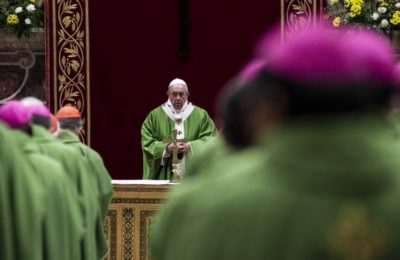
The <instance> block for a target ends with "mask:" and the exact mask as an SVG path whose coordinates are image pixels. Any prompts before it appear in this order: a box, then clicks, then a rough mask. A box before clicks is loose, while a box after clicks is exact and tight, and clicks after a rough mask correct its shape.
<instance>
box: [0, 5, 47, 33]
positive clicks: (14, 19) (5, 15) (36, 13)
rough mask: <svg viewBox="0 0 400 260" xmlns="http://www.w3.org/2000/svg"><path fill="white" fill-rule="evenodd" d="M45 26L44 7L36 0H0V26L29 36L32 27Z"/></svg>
mask: <svg viewBox="0 0 400 260" xmlns="http://www.w3.org/2000/svg"><path fill="white" fill-rule="evenodd" d="M43 27H44V12H43V8H42V7H37V6H36V5H35V0H0V28H4V29H6V30H9V31H11V32H13V33H15V34H16V35H17V36H18V37H21V36H22V35H25V36H27V37H29V35H30V31H31V30H30V29H31V28H43Z"/></svg>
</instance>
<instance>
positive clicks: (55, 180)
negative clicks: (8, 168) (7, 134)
mask: <svg viewBox="0 0 400 260" xmlns="http://www.w3.org/2000/svg"><path fill="white" fill-rule="evenodd" d="M16 132H17V131H16ZM19 132H20V131H18V132H17V133H19ZM20 136H21V138H19V140H20V142H21V144H20V147H23V151H24V153H25V155H26V158H27V161H29V162H30V164H31V166H32V168H33V169H34V172H35V175H36V178H37V180H39V181H40V183H41V184H42V185H43V190H44V193H45V194H46V201H45V202H44V203H43V205H44V207H45V210H46V215H45V217H44V221H43V243H44V246H43V249H44V252H43V254H44V256H45V257H44V258H45V259H60V260H62V259H65V260H69V259H79V257H80V241H81V240H82V237H83V232H84V223H83V220H84V219H83V214H82V206H83V205H82V201H81V200H80V199H79V196H78V194H77V193H76V191H75V187H74V184H73V183H72V182H71V181H70V179H69V178H68V176H67V175H66V173H65V172H64V168H63V167H62V165H61V164H60V163H59V162H57V161H56V160H54V159H51V158H50V157H48V156H46V155H44V154H40V151H39V147H38V146H37V145H36V144H35V143H33V141H32V140H31V139H30V137H29V136H28V135H26V134H24V133H22V132H20Z"/></svg>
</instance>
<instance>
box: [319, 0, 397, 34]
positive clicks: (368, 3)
mask: <svg viewBox="0 0 400 260" xmlns="http://www.w3.org/2000/svg"><path fill="white" fill-rule="evenodd" d="M325 18H327V19H330V20H332V23H333V25H334V26H335V27H340V26H343V25H346V26H353V27H365V28H367V29H373V30H377V31H381V32H384V33H388V32H389V31H390V30H394V29H395V30H398V29H400V0H327V3H326V5H325Z"/></svg>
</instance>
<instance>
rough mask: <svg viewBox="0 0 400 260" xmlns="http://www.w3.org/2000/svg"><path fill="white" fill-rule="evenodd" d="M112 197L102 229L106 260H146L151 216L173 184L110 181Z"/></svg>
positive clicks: (148, 181)
mask: <svg viewBox="0 0 400 260" xmlns="http://www.w3.org/2000/svg"><path fill="white" fill-rule="evenodd" d="M112 183H113V196H112V201H111V205H110V207H109V210H108V216H107V218H106V221H105V224H104V229H105V233H106V236H107V240H108V243H109V246H110V251H109V255H108V257H107V258H106V259H109V260H114V259H115V260H119V259H134V260H136V259H138V260H139V259H140V260H147V259H149V257H148V256H149V247H148V244H149V242H148V231H149V227H150V225H151V221H152V217H153V216H154V215H155V213H156V212H157V210H158V208H159V207H160V204H162V203H163V202H164V197H165V195H166V192H167V191H168V190H169V189H170V188H171V186H173V185H174V184H170V183H169V182H168V181H154V180H129V181H125V180H113V182H112Z"/></svg>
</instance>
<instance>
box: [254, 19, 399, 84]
mask: <svg viewBox="0 0 400 260" xmlns="http://www.w3.org/2000/svg"><path fill="white" fill-rule="evenodd" d="M277 39H278V37H277V35H276V33H274V34H272V35H268V36H267V37H266V38H264V40H263V41H261V43H260V44H259V46H258V48H257V53H256V54H258V55H259V56H260V57H262V58H264V59H266V60H267V61H268V66H267V67H268V69H269V70H270V71H271V72H272V73H274V74H277V75H279V76H281V77H284V78H289V79H291V80H292V81H294V82H297V81H301V82H304V83H317V84H315V85H319V86H321V87H324V86H326V85H329V86H335V85H336V86H343V85H346V84H347V85H348V84H352V83H365V82H366V83H369V85H374V84H375V85H376V86H382V85H385V83H388V82H391V78H392V70H393V66H394V57H393V54H394V50H393V48H392V47H391V45H390V43H389V42H388V40H387V39H386V38H384V37H383V36H380V35H378V34H377V33H375V32H372V31H365V30H358V31H351V30H347V31H344V30H343V31H337V30H335V31H333V30H328V29H327V28H325V27H323V26H321V27H319V28H312V29H306V30H303V31H299V32H297V33H295V34H294V35H293V36H291V37H289V38H288V39H287V40H286V41H285V43H284V44H280V42H277ZM274 41H275V44H274ZM318 83H329V84H326V85H325V84H318ZM386 85H387V84H386Z"/></svg>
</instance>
